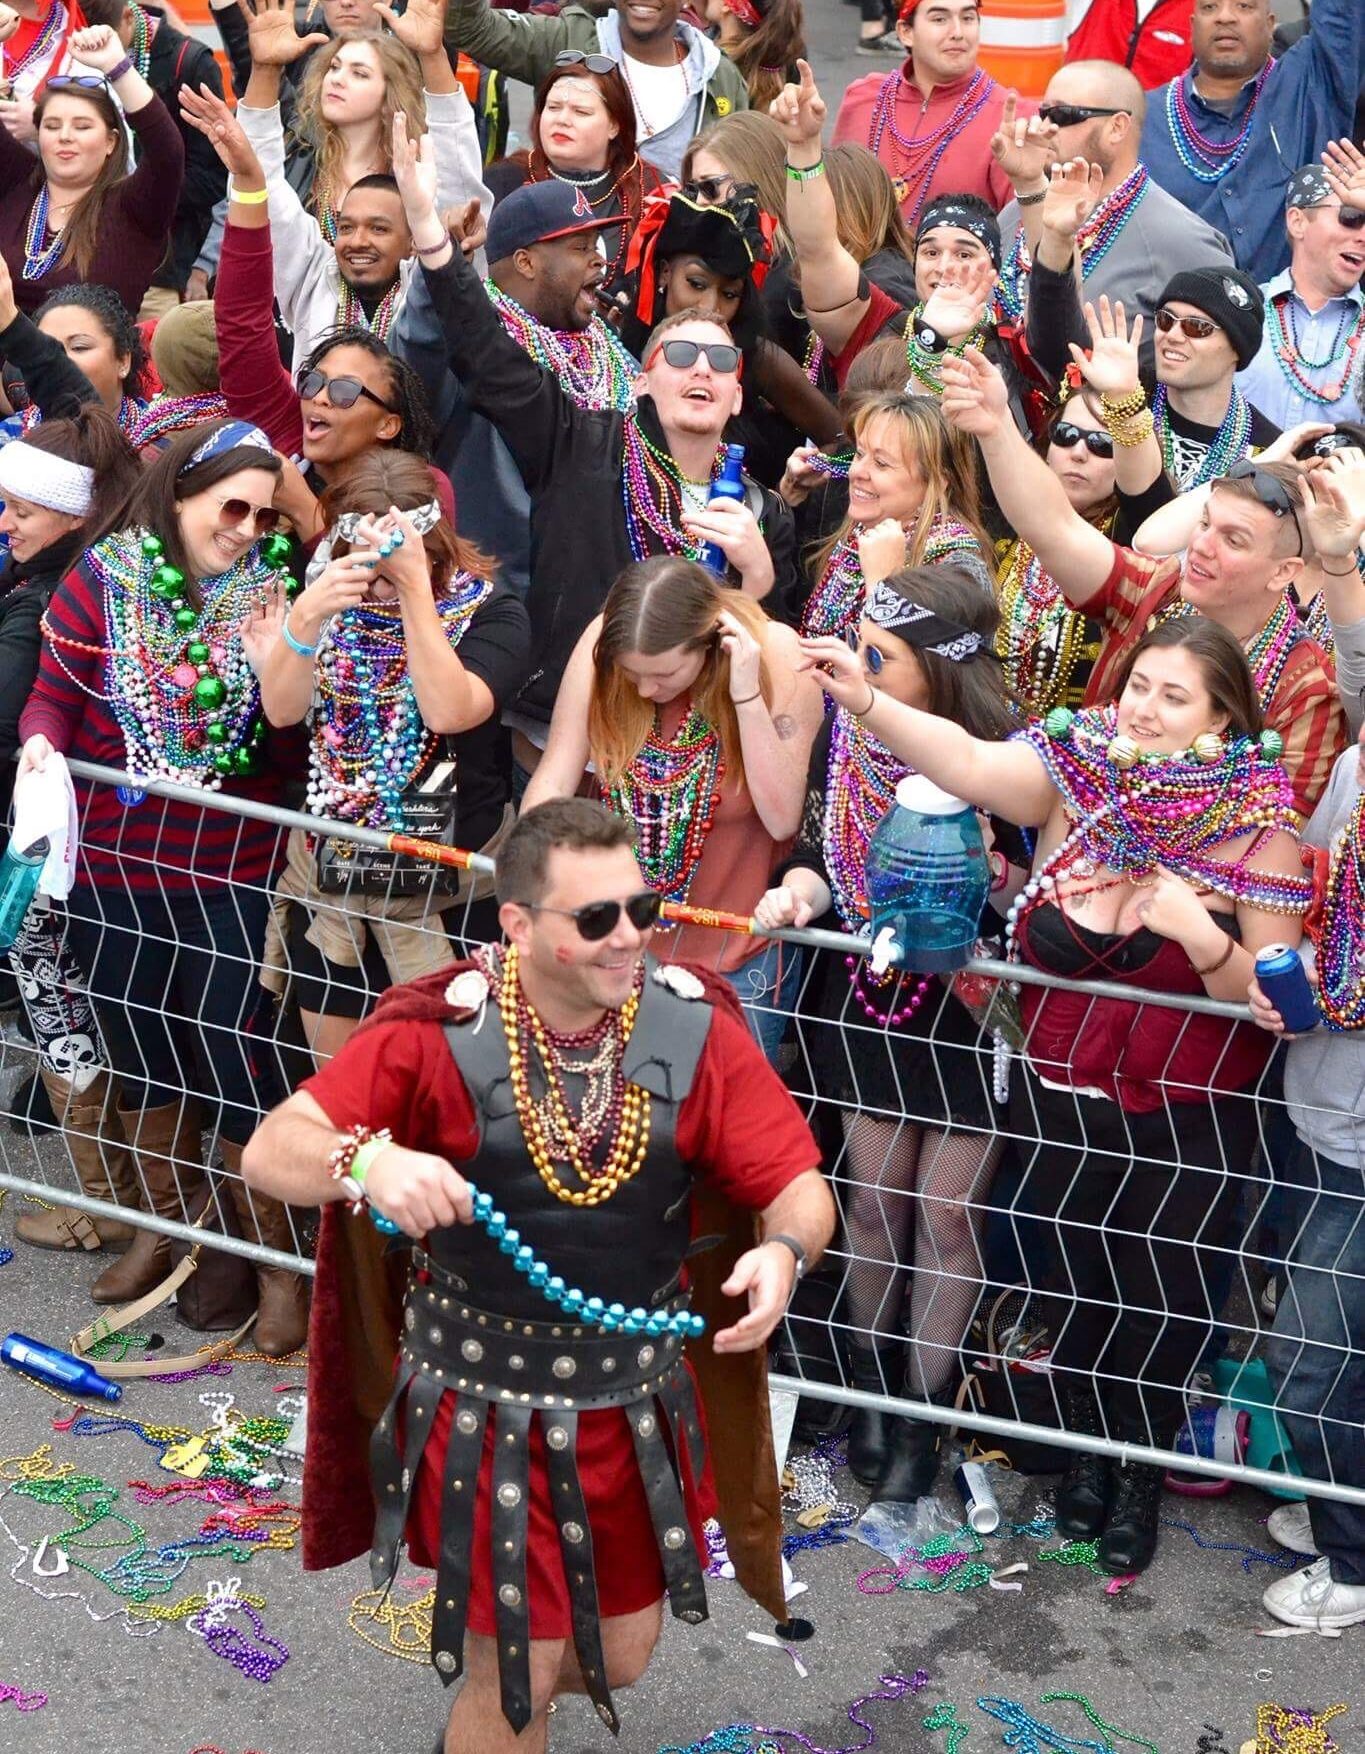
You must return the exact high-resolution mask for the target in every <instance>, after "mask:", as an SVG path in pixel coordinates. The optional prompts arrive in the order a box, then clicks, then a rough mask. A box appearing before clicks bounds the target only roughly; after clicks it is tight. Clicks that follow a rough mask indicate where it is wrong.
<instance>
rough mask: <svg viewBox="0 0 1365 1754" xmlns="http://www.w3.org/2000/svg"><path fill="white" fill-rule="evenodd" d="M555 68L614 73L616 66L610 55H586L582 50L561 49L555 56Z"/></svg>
mask: <svg viewBox="0 0 1365 1754" xmlns="http://www.w3.org/2000/svg"><path fill="white" fill-rule="evenodd" d="M555 66H556V67H586V68H587V70H588V72H589V73H615V72H616V71H617V66H616V63H615V61H613V60H612V58H611V56H610V55H586V54H584V52H583V50H582V49H561V50H560V51H559V53H558V54H557V55H556V56H555Z"/></svg>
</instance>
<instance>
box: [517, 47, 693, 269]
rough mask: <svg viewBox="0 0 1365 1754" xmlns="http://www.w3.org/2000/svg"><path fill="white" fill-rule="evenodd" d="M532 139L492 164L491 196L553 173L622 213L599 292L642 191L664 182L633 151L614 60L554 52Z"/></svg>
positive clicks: (619, 259)
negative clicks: (525, 148)
mask: <svg viewBox="0 0 1365 1754" xmlns="http://www.w3.org/2000/svg"><path fill="white" fill-rule="evenodd" d="M530 140H531V144H530V146H529V148H528V149H527V150H526V151H525V152H518V153H514V154H513V155H512V156H511V157H510V158H507V159H504V160H503V161H502V163H501V164H500V165H495V166H494V167H493V168H492V170H491V172H490V173H489V178H488V180H489V184H490V186H491V187H492V190H493V193H494V195H495V196H497V197H498V198H499V199H501V197H502V196H504V195H507V194H510V193H511V191H512V190H513V189H516V188H520V187H521V185H522V183H525V182H532V183H544V182H548V181H549V180H550V179H551V178H552V177H553V178H555V179H556V180H557V181H558V182H561V183H572V184H573V185H574V186H575V187H576V188H578V189H580V190H581V191H582V194H583V199H584V200H585V201H586V202H587V203H588V205H589V207H591V208H592V210H593V212H594V213H619V214H621V216H622V219H623V220H624V224H623V225H622V226H621V229H620V230H619V231H613V232H609V233H608V234H607V238H608V243H609V247H614V248H615V252H616V258H615V261H614V263H613V264H612V268H611V272H610V273H609V274H608V276H607V279H606V281H605V282H604V284H603V291H604V292H606V293H610V292H612V291H614V290H615V283H616V282H617V280H618V279H619V278H620V276H621V274H622V272H623V270H624V268H625V261H626V249H627V247H628V244H629V240H630V237H631V234H632V232H633V231H634V230H635V227H636V226H637V225H638V223H639V220H640V212H641V209H642V208H643V206H644V203H645V197H646V196H647V195H650V194H652V193H653V192H654V191H655V190H656V189H659V188H662V187H663V186H664V184H663V181H662V179H661V178H660V176H659V173H658V171H656V170H655V168H654V166H653V165H652V164H647V163H646V162H645V160H644V159H642V158H641V157H640V155H639V153H638V152H637V151H636V146H635V105H634V103H633V102H632V101H631V96H630V92H629V90H628V89H627V86H626V82H625V80H624V79H623V78H622V76H621V70H620V68H619V67H618V66H617V64H616V62H615V61H613V60H612V59H611V57H610V56H609V55H589V54H586V53H585V52H584V51H583V50H582V49H564V50H562V51H561V53H560V54H558V55H556V56H555V64H554V67H553V68H552V69H551V71H550V72H549V73H548V74H547V75H546V76H545V78H544V79H543V80H542V81H541V83H540V88H539V90H538V91H537V92H536V107H535V113H534V114H533V116H532V117H531V127H530Z"/></svg>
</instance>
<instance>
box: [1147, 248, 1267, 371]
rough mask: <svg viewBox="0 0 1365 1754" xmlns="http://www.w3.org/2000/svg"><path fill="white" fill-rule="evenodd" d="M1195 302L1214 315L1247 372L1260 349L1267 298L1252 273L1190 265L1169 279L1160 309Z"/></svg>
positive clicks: (1160, 300)
mask: <svg viewBox="0 0 1365 1754" xmlns="http://www.w3.org/2000/svg"><path fill="white" fill-rule="evenodd" d="M1173 300H1174V301H1175V303H1177V304H1182V305H1193V306H1194V308H1195V309H1196V310H1197V311H1203V313H1204V315H1205V316H1206V317H1210V318H1212V320H1213V321H1214V322H1215V323H1217V325H1218V327H1219V328H1220V329H1222V330H1223V331H1224V332H1225V333H1226V335H1227V338H1228V340H1229V341H1230V342H1231V343H1232V347H1233V351H1234V352H1235V353H1236V355H1237V369H1238V371H1245V370H1246V368H1247V367H1248V366H1249V365H1250V364H1251V362H1252V360H1253V359H1255V357H1256V355H1257V354H1258V353H1259V352H1260V348H1261V334H1262V331H1263V330H1264V328H1265V299H1264V298H1263V297H1262V295H1261V289H1260V287H1259V286H1257V284H1256V282H1255V281H1254V280H1253V279H1252V278H1251V276H1250V275H1249V274H1243V273H1242V271H1241V269H1240V268H1234V267H1232V265H1231V264H1229V265H1228V266H1227V267H1226V268H1187V269H1185V271H1184V272H1183V273H1181V274H1176V275H1174V276H1173V277H1172V279H1171V280H1170V281H1168V283H1167V285H1166V287H1165V290H1164V291H1163V292H1162V294H1161V297H1160V298H1159V299H1158V300H1157V309H1158V310H1160V309H1161V307H1162V305H1167V304H1170V303H1171V302H1172V301H1173Z"/></svg>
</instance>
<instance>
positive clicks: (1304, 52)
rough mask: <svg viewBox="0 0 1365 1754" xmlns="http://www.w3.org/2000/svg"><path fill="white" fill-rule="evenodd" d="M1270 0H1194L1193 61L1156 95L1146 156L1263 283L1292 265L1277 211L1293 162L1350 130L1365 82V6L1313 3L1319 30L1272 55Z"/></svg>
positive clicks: (1347, 0) (1346, 1)
mask: <svg viewBox="0 0 1365 1754" xmlns="http://www.w3.org/2000/svg"><path fill="white" fill-rule="evenodd" d="M1274 30H1275V16H1274V13H1273V11H1272V9H1271V5H1270V0H1195V7H1194V26H1193V41H1194V66H1193V67H1192V68H1191V69H1190V71H1189V72H1188V73H1185V74H1182V75H1181V77H1180V78H1179V79H1173V80H1172V81H1171V83H1170V84H1169V85H1167V86H1163V87H1162V88H1161V90H1159V91H1154V92H1153V93H1152V94H1151V99H1150V101H1149V103H1148V106H1147V121H1146V123H1145V125H1144V127H1143V130H1142V157H1143V160H1144V162H1145V163H1146V165H1147V168H1148V169H1149V170H1150V171H1151V173H1152V175H1153V176H1154V177H1155V178H1156V180H1157V182H1159V183H1160V184H1161V186H1162V188H1163V189H1165V190H1166V192H1167V193H1168V194H1171V195H1174V196H1175V198H1176V199H1177V200H1178V201H1182V202H1183V203H1184V204H1185V206H1186V207H1189V208H1192V209H1193V210H1194V212H1196V213H1198V214H1200V215H1201V216H1202V217H1203V218H1204V219H1206V220H1208V222H1209V224H1210V225H1213V226H1215V227H1216V228H1217V229H1218V230H1219V231H1220V232H1222V233H1223V235H1224V236H1225V237H1226V238H1227V239H1228V240H1229V242H1230V243H1231V244H1232V250H1233V254H1234V255H1235V256H1236V258H1237V262H1238V265H1239V266H1240V267H1242V268H1244V269H1246V271H1247V273H1249V274H1250V275H1251V276H1252V278H1253V279H1255V280H1258V281H1265V280H1269V279H1271V278H1272V277H1273V276H1274V275H1276V274H1278V273H1279V272H1280V270H1281V269H1282V268H1284V267H1285V266H1286V265H1287V263H1288V261H1289V245H1288V240H1287V239H1286V237H1285V235H1284V227H1283V225H1282V224H1281V220H1280V214H1281V209H1282V205H1283V202H1284V188H1285V184H1286V183H1287V182H1288V180H1289V178H1290V177H1291V176H1292V175H1293V174H1294V171H1295V169H1296V167H1297V166H1299V165H1301V164H1307V163H1308V161H1309V160H1310V159H1313V158H1316V157H1317V155H1318V153H1319V152H1321V151H1322V149H1323V147H1324V146H1325V145H1326V144H1327V142H1328V141H1329V140H1335V139H1337V138H1339V137H1340V136H1341V135H1343V134H1345V133H1347V132H1348V130H1349V129H1350V126H1351V120H1352V117H1353V116H1354V114H1355V107H1356V93H1357V92H1358V91H1359V89H1360V85H1361V81H1362V79H1365V6H1362V5H1361V3H1360V0H1316V4H1315V5H1314V7H1313V28H1312V30H1311V31H1309V33H1308V35H1307V36H1306V37H1304V38H1303V40H1302V41H1301V42H1297V43H1295V45H1294V47H1293V48H1292V49H1290V51H1289V52H1288V54H1286V55H1285V57H1284V59H1283V60H1280V61H1276V60H1273V59H1272V58H1271V53H1270V49H1271V38H1272V36H1273V34H1274Z"/></svg>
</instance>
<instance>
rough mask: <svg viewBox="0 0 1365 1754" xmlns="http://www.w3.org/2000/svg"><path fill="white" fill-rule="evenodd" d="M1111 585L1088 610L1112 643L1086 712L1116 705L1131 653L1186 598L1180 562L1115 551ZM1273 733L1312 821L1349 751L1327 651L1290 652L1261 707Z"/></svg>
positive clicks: (1306, 643) (1305, 645) (1312, 646)
mask: <svg viewBox="0 0 1365 1754" xmlns="http://www.w3.org/2000/svg"><path fill="white" fill-rule="evenodd" d="M1113 546H1114V564H1113V566H1112V567H1111V568H1110V572H1109V577H1108V578H1107V579H1106V580H1105V581H1104V584H1103V585H1102V586H1101V587H1100V589H1099V591H1098V592H1097V594H1096V595H1095V596H1093V597H1092V598H1090V600H1089V601H1088V602H1087V603H1086V605H1085V612H1086V614H1087V615H1093V616H1095V617H1097V618H1098V619H1099V620H1101V621H1102V622H1103V623H1104V629H1105V635H1104V641H1103V644H1102V645H1101V647H1100V655H1099V657H1098V659H1097V660H1096V662H1095V668H1094V669H1093V670H1092V671H1091V672H1090V681H1089V683H1088V684H1087V686H1086V690H1085V704H1086V706H1097V705H1099V704H1100V703H1101V702H1103V701H1108V700H1112V699H1113V697H1114V695H1115V693H1116V690H1117V682H1118V675H1119V672H1120V670H1122V668H1123V666H1124V664H1125V662H1126V661H1127V658H1128V655H1129V653H1130V652H1131V651H1132V649H1133V647H1134V646H1135V645H1137V643H1138V641H1139V640H1141V639H1142V637H1143V636H1144V634H1146V633H1147V632H1148V631H1149V630H1150V629H1151V628H1153V627H1155V626H1156V624H1157V622H1158V620H1160V618H1161V616H1162V613H1163V612H1164V611H1165V610H1167V609H1169V608H1170V606H1171V604H1172V603H1174V602H1175V601H1176V599H1177V597H1178V596H1179V595H1180V562H1179V561H1178V560H1174V559H1167V560H1153V559H1152V558H1151V557H1150V556H1148V555H1145V554H1138V553H1137V552H1136V551H1135V550H1134V549H1132V548H1121V547H1120V546H1119V545H1118V543H1115V544H1114V545H1113ZM1261 710H1262V711H1263V712H1264V714H1265V722H1266V724H1267V726H1268V727H1269V728H1270V729H1272V730H1275V731H1278V732H1279V733H1280V736H1281V737H1283V739H1284V753H1283V755H1282V756H1281V757H1280V760H1281V762H1282V763H1283V766H1284V770H1285V772H1286V773H1287V774H1288V775H1289V780H1290V784H1291V785H1292V786H1293V788H1294V808H1295V809H1296V810H1297V811H1299V813H1300V814H1301V815H1302V816H1303V817H1305V818H1307V817H1309V816H1311V815H1312V814H1313V811H1314V810H1315V809H1316V807H1317V802H1318V799H1319V798H1320V797H1321V796H1322V794H1323V792H1324V791H1325V790H1326V789H1327V782H1328V780H1329V779H1330V778H1331V776H1332V766H1333V763H1334V762H1335V761H1336V758H1337V756H1338V755H1340V753H1341V751H1342V750H1343V749H1344V748H1345V747H1346V715H1345V713H1344V712H1343V711H1342V708H1341V700H1340V698H1339V696H1338V694H1337V688H1336V683H1335V681H1334V679H1333V677H1332V674H1331V671H1330V669H1329V667H1328V662H1327V659H1326V657H1325V656H1324V654H1323V651H1322V648H1321V646H1319V645H1318V644H1317V643H1316V641H1314V640H1311V639H1308V638H1307V637H1304V638H1302V639H1300V640H1299V641H1298V642H1297V643H1296V644H1295V646H1294V648H1293V650H1292V651H1291V652H1290V654H1289V657H1288V659H1287V660H1286V662H1285V666H1284V668H1283V670H1281V672H1280V676H1279V680H1278V682H1277V683H1276V685H1275V691H1274V693H1273V694H1272V695H1271V697H1270V699H1269V700H1264V701H1262V702H1261Z"/></svg>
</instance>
